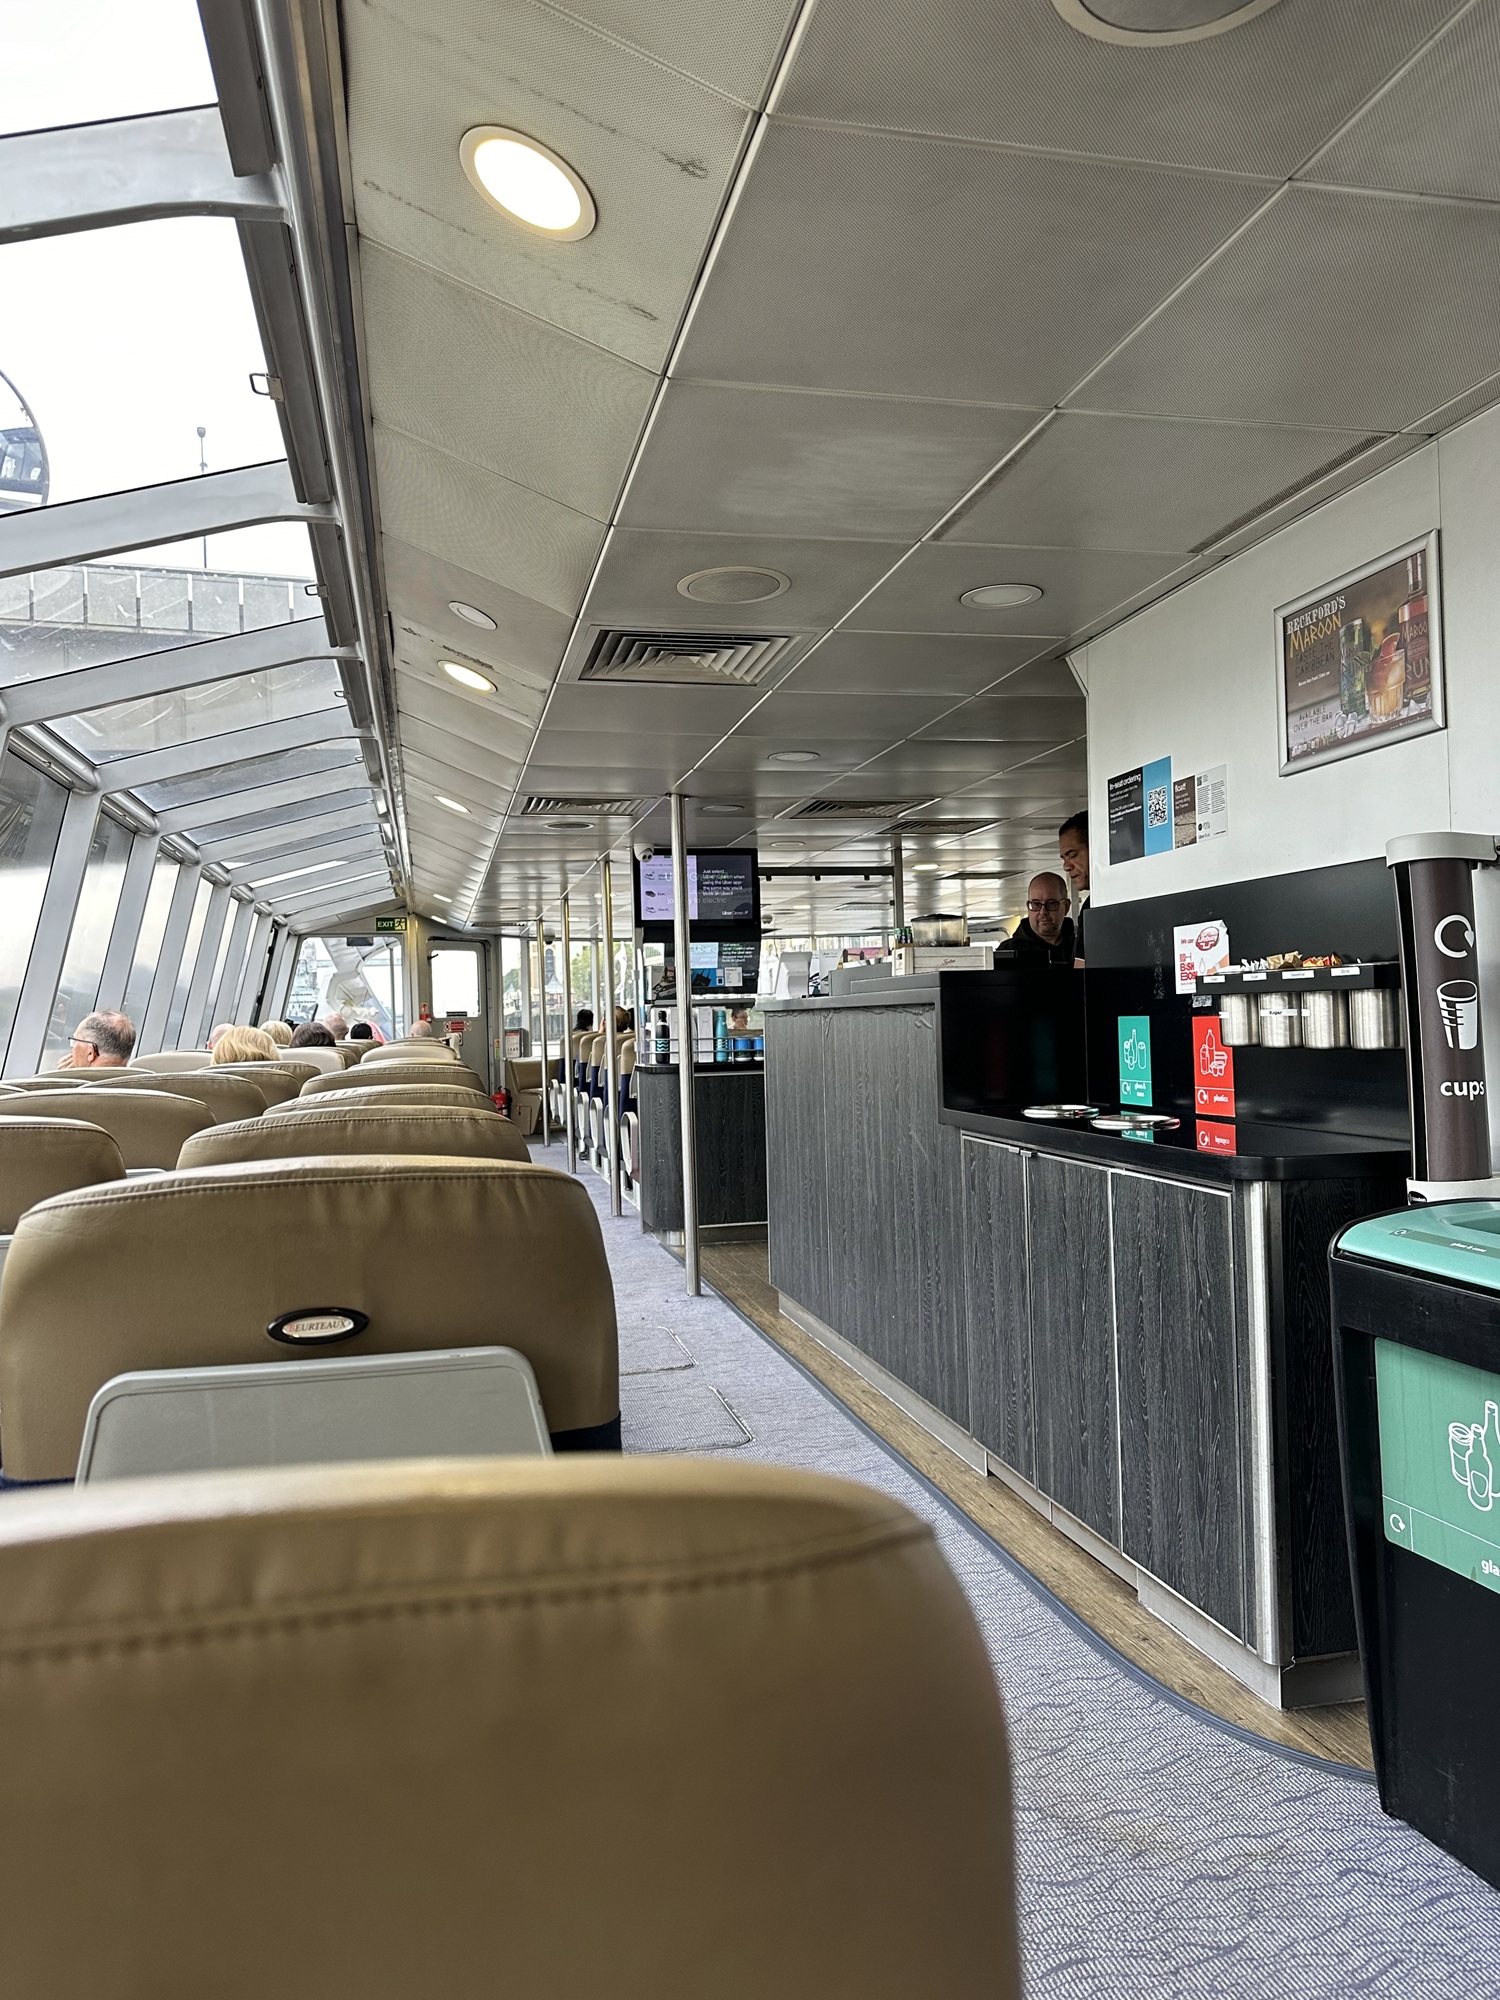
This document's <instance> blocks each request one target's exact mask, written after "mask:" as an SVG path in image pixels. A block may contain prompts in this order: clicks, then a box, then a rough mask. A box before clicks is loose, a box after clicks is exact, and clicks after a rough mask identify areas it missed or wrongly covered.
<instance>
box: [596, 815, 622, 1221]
mask: <svg viewBox="0 0 1500 2000" xmlns="http://www.w3.org/2000/svg"><path fill="white" fill-rule="evenodd" d="M599 878H600V882H601V884H602V885H603V900H604V963H605V964H606V965H607V966H608V968H609V983H608V987H607V989H606V991H605V994H604V1079H605V1080H604V1124H605V1139H604V1143H605V1148H606V1154H607V1158H608V1163H609V1212H610V1214H611V1215H619V1214H620V1213H621V1208H620V1047H619V1040H620V1038H619V1036H618V1035H617V1034H616V1033H615V899H614V882H613V878H612V877H611V874H610V866H609V856H608V855H607V854H606V855H605V857H604V859H603V861H602V862H600V864H599Z"/></svg>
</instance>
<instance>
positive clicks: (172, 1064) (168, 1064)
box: [126, 1049, 213, 1076]
mask: <svg viewBox="0 0 1500 2000" xmlns="http://www.w3.org/2000/svg"><path fill="white" fill-rule="evenodd" d="M212 1061H213V1056H212V1055H211V1054H210V1052H209V1051H208V1050H207V1049H160V1050H158V1051H157V1053H156V1054H155V1055H154V1056H132V1057H131V1058H130V1061H129V1063H128V1064H127V1065H126V1067H127V1068H129V1069H151V1070H156V1071H158V1072H159V1073H160V1074H161V1075H163V1076H168V1075H171V1074H173V1073H174V1072H175V1071H177V1070H184V1069H207V1068H208V1066H209V1064H210V1063H211V1062H212Z"/></svg>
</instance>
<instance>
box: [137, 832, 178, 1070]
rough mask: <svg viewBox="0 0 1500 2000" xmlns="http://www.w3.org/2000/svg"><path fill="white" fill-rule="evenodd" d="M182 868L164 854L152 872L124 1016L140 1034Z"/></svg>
mask: <svg viewBox="0 0 1500 2000" xmlns="http://www.w3.org/2000/svg"><path fill="white" fill-rule="evenodd" d="M178 866H179V864H178V863H177V862H175V861H174V860H173V859H172V857H171V856H170V855H169V854H162V855H158V856H157V860H156V866H155V867H154V868H153V869H152V870H151V887H150V888H149V889H148V890H147V891H146V908H145V912H144V914H143V915H142V917H141V930H140V936H139V937H138V938H137V939H136V941H135V957H134V959H133V961H132V963H131V967H130V978H129V980H128V981H127V982H126V986H125V1003H124V1012H125V1013H126V1014H128V1015H129V1017H130V1019H131V1020H132V1021H133V1022H134V1024H135V1027H136V1030H137V1032H139V1030H140V1025H141V1022H142V1020H143V1019H144V1018H145V1013H146V1002H147V1001H148V1000H149V999H150V998H151V982H152V980H153V979H154V978H155V976H156V962H157V960H158V959H159V958H160V957H161V944H162V939H163V937H164V936H165V935H166V929H167V916H168V913H169V912H170V910H171V908H172V891H173V890H174V889H175V888H176V887H177V870H178Z"/></svg>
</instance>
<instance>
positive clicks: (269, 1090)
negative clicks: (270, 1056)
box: [214, 1062, 322, 1110]
mask: <svg viewBox="0 0 1500 2000" xmlns="http://www.w3.org/2000/svg"><path fill="white" fill-rule="evenodd" d="M214 1074H215V1076H238V1077H243V1078H244V1080H245V1082H246V1083H250V1084H254V1086H255V1088H256V1089H257V1090H258V1091H259V1092H260V1094H261V1096H262V1097H263V1098H264V1099H265V1100H266V1109H267V1110H269V1109H270V1108H271V1106H272V1105H273V1104H285V1103H286V1101H287V1099H288V1098H291V1097H295V1096H296V1095H297V1093H298V1091H299V1090H301V1088H302V1086H303V1084H304V1083H306V1082H308V1080H309V1079H310V1078H312V1077H315V1076H321V1075H322V1071H321V1070H318V1069H314V1067H313V1065H312V1064H311V1063H304V1062H247V1063H217V1064H216V1065H215V1066H214Z"/></svg>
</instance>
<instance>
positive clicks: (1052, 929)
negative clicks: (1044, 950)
mask: <svg viewBox="0 0 1500 2000" xmlns="http://www.w3.org/2000/svg"><path fill="white" fill-rule="evenodd" d="M1067 914H1068V885H1067V883H1066V882H1065V881H1064V880H1063V878H1062V877H1061V875H1052V874H1046V875H1033V876H1032V878H1031V881H1030V882H1029V883H1028V884H1027V888H1026V915H1027V918H1028V919H1029V921H1030V924H1031V928H1032V929H1033V930H1034V931H1035V932H1036V934H1037V936H1038V937H1039V938H1040V939H1041V941H1042V943H1043V944H1056V943H1057V940H1058V938H1059V937H1060V936H1061V935H1062V927H1063V918H1064V917H1066V915H1067Z"/></svg>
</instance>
